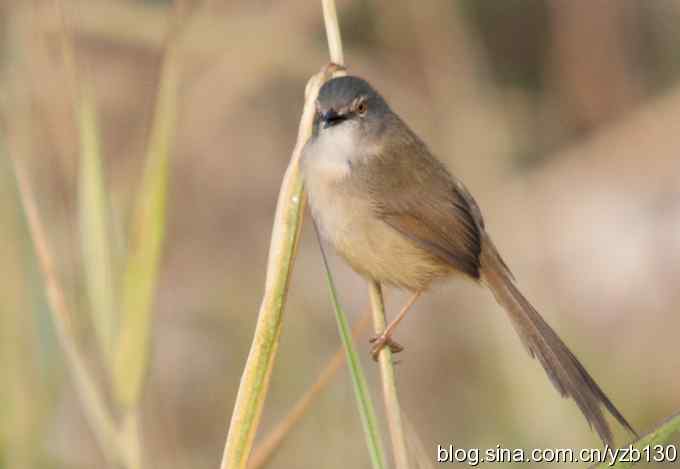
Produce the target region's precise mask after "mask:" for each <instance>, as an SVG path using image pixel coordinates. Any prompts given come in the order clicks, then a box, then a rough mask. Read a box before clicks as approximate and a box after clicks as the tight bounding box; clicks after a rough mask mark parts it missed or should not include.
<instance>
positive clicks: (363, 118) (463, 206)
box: [301, 76, 635, 445]
mask: <svg viewBox="0 0 680 469" xmlns="http://www.w3.org/2000/svg"><path fill="white" fill-rule="evenodd" d="M316 111H317V112H316V117H315V122H314V132H313V135H312V137H311V138H310V139H309V141H308V142H307V144H306V145H305V148H304V150H303V154H302V161H301V164H302V171H303V177H304V180H305V185H306V188H307V191H308V193H309V202H310V207H311V211H312V216H313V218H314V220H315V222H316V224H317V226H318V227H319V229H320V232H321V234H322V236H323V237H324V238H325V239H326V240H327V241H328V242H329V243H330V244H331V245H333V246H334V247H335V249H336V250H337V251H338V253H339V254H340V255H341V256H342V257H343V258H344V259H345V260H346V261H347V262H348V263H349V264H350V266H351V267H352V268H353V269H354V270H355V271H356V272H358V273H359V274H361V275H362V276H364V277H366V278H368V279H372V280H376V281H379V282H381V283H387V284H390V285H393V286H396V287H398V288H401V289H406V290H409V291H411V292H413V296H412V298H411V300H410V301H409V302H408V304H407V305H406V306H405V307H404V308H403V309H402V310H401V312H400V313H399V314H398V315H397V317H396V318H395V319H394V321H392V322H391V323H390V324H389V325H388V326H387V328H386V329H385V331H384V332H383V334H381V335H380V336H379V337H376V338H374V339H372V342H374V346H373V349H372V354H373V356H374V358H375V357H377V354H378V353H379V352H380V350H381V348H382V347H384V346H385V345H388V346H390V347H392V348H393V349H394V350H395V351H399V350H401V347H400V346H399V345H398V344H396V342H393V341H392V339H391V334H392V332H393V331H394V328H395V327H396V325H397V324H398V323H399V322H400V321H401V320H402V319H403V317H404V315H405V314H406V312H407V311H408V310H409V308H410V307H411V306H412V305H413V303H414V302H415V300H416V299H417V298H418V296H420V294H422V293H423V292H424V291H426V290H427V289H428V287H430V285H431V284H432V283H433V282H434V281H437V280H441V279H445V278H448V277H450V276H451V275H452V274H462V275H463V276H465V277H468V278H470V279H473V280H475V281H477V282H480V283H482V284H484V285H486V286H487V287H488V288H489V289H490V290H491V292H492V293H493V295H494V297H495V298H496V300H497V301H498V303H499V304H500V305H501V306H502V307H503V308H504V309H505V311H506V312H507V313H508V316H509V317H510V320H511V322H512V325H513V327H514V328H515V330H516V331H517V333H518V334H519V336H520V339H521V340H522V342H523V343H524V345H525V346H526V348H527V349H528V351H529V353H530V354H531V356H532V357H535V358H538V360H539V362H540V363H541V365H542V366H543V368H544V369H545V371H546V373H547V374H548V377H549V378H550V381H551V382H552V383H553V385H554V386H555V387H556V388H557V390H558V391H559V392H560V394H561V395H562V396H565V397H571V398H573V399H574V401H576V404H577V405H578V407H579V408H580V409H581V412H583V415H584V416H585V417H586V419H587V420H588V422H589V423H590V425H591V426H594V427H595V430H596V431H597V433H598V434H599V436H600V438H601V439H602V440H603V441H604V442H605V443H608V444H610V445H612V443H613V438H612V432H611V429H610V428H609V425H608V424H607V421H606V419H605V417H604V415H603V411H602V406H604V407H605V408H606V409H607V410H608V411H609V412H610V413H611V414H612V415H613V416H614V417H615V418H616V420H618V421H619V422H620V423H621V424H622V425H623V426H625V427H626V428H627V429H628V430H630V431H631V432H632V433H634V434H635V431H634V430H633V428H632V427H631V426H630V425H629V424H628V422H627V421H626V419H625V418H624V417H623V415H621V413H620V412H619V411H618V410H617V409H616V407H614V404H612V402H611V401H610V400H609V398H608V397H607V396H606V395H605V394H604V392H603V391H602V390H601V389H600V387H599V386H598V385H597V383H595V381H594V380H593V378H591V376H590V375H589V374H588V372H587V371H586V370H585V368H584V367H583V365H581V363H580V362H579V361H578V360H577V359H576V357H575V356H574V354H573V353H572V352H571V351H570V350H569V349H568V348H567V346H566V345H565V344H564V342H562V340H560V338H559V337H558V336H557V334H556V333H555V331H553V330H552V329H551V328H550V326H549V325H548V324H547V323H546V322H545V321H544V320H543V318H542V317H541V316H540V314H539V313H538V312H537V311H536V309H534V307H533V306H532V305H531V304H530V303H529V301H527V299H526V298H525V297H524V296H523V295H522V293H521V292H520V291H519V289H518V288H517V286H516V285H515V282H514V277H513V275H512V273H511V272H510V269H509V268H508V266H507V265H506V264H505V262H504V261H503V259H502V258H501V256H500V254H499V253H498V251H497V250H496V247H495V246H494V244H493V242H492V241H491V238H490V237H489V235H488V234H487V232H486V229H485V227H484V220H483V219H482V214H481V212H480V210H479V207H478V206H477V203H476V202H475V200H474V199H473V198H472V196H471V195H470V193H469V192H468V190H467V189H466V188H465V186H463V184H462V183H461V182H460V181H459V180H458V179H456V178H455V177H453V176H452V175H451V174H450V173H449V172H448V171H447V169H446V168H445V167H444V165H443V164H442V163H441V162H439V161H438V160H437V159H436V158H435V157H434V156H433V155H432V153H431V152H430V150H429V149H428V147H427V146H426V145H425V143H423V141H422V140H420V139H419V138H418V137H417V136H416V135H415V134H414V133H413V132H412V131H411V129H410V128H409V127H408V126H407V125H406V124H405V123H404V122H403V121H402V120H401V119H400V118H399V116H397V115H396V114H395V113H394V112H393V111H392V110H391V109H390V107H389V106H388V105H387V103H386V102H385V100H384V99H383V98H382V96H380V94H378V92H377V91H375V90H374V89H373V88H372V87H371V86H370V85H369V84H368V83H367V82H366V81H364V80H362V79H360V78H357V77H352V76H345V77H340V78H334V79H332V80H330V81H328V82H326V83H325V84H324V85H323V87H322V88H321V90H320V91H319V96H318V98H317V101H316Z"/></svg>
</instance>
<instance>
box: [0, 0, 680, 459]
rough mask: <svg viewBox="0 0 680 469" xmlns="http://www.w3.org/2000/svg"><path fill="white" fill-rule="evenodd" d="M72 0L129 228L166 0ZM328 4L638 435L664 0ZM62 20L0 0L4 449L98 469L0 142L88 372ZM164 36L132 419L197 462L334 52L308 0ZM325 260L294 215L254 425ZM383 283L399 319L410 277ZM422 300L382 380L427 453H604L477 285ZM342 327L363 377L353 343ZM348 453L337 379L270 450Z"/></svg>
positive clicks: (677, 252)
mask: <svg viewBox="0 0 680 469" xmlns="http://www.w3.org/2000/svg"><path fill="white" fill-rule="evenodd" d="M188 3H191V4H193V2H188ZM64 4H65V10H66V14H67V18H68V20H69V21H68V24H69V27H70V28H71V30H72V33H73V39H74V47H75V51H76V56H77V58H78V63H79V65H80V66H81V67H82V70H83V74H84V76H86V77H87V79H88V83H89V85H90V86H91V91H92V97H93V100H94V102H96V109H97V115H98V127H99V132H98V134H99V147H100V151H101V156H102V161H101V165H102V168H105V172H104V174H103V180H104V184H105V188H106V189H105V196H106V197H107V199H109V200H110V204H111V219H110V224H111V225H112V226H111V232H112V234H111V241H110V242H112V243H114V245H115V242H116V240H117V239H119V238H123V236H122V235H121V233H127V232H128V228H129V226H128V225H129V224H130V223H132V219H131V218H129V214H130V213H131V212H132V207H134V206H135V203H136V196H137V194H138V188H139V183H140V174H142V172H143V170H144V167H145V155H146V154H147V150H148V140H147V139H148V135H149V132H150V129H151V128H152V126H153V123H152V122H153V113H154V111H153V109H154V103H155V100H156V97H157V96H158V91H159V90H158V77H159V75H160V70H161V67H162V63H163V50H164V44H165V43H166V42H165V41H166V32H167V29H168V18H169V16H170V10H169V9H170V8H171V5H170V2H166V1H147V2H142V1H134V0H119V1H113V0H111V1H106V0H96V1H92V0H90V1H87V0H65V1H64ZM338 7H339V14H340V19H341V27H342V31H343V39H344V41H345V45H346V51H345V54H346V60H347V62H348V64H349V65H350V71H351V72H352V73H357V74H360V75H362V76H364V77H366V78H367V79H369V80H370V81H371V82H372V83H374V84H375V85H376V87H377V88H378V89H380V90H382V91H383V93H384V94H385V96H386V97H387V99H388V100H389V102H390V103H391V104H392V105H393V107H394V108H395V109H396V110H397V111H398V112H399V113H400V114H401V115H402V116H403V117H404V118H405V120H406V121H407V122H409V123H410V124H411V125H412V126H413V127H414V129H415V130H417V131H418V133H420V134H421V135H422V136H423V137H424V138H425V140H426V141H428V143H429V144H430V145H431V146H432V147H433V150H434V151H435V153H436V154H437V155H439V156H440V157H441V158H442V160H444V161H445V163H446V164H447V165H448V166H449V167H450V168H451V169H452V170H453V171H454V172H455V173H456V174H458V175H459V176H460V177H461V178H462V179H463V180H464V181H465V182H466V185H467V186H468V187H469V188H470V189H471V190H472V192H473V193H474V194H475V195H476V197H477V199H478V201H479V203H480V206H481V207H482V209H483V211H484V213H485V216H486V223H487V226H489V230H490V231H491V233H492V234H493V236H494V239H495V240H496V243H497V244H498V245H499V248H500V249H501V250H502V251H503V253H504V257H505V258H506V260H507V261H508V263H509V264H510V265H511V266H512V268H513V271H514V272H515V274H516V276H517V277H518V279H519V281H520V284H521V286H522V288H523V289H524V290H525V291H526V293H527V295H528V296H529V297H530V298H531V299H532V300H533V302H534V303H535V304H536V306H537V307H539V309H540V310H541V311H542V312H543V314H544V315H545V317H546V319H547V320H548V321H549V322H550V323H551V324H552V325H553V326H554V327H555V328H556V329H557V330H558V331H559V332H560V334H561V335H562V336H563V337H564V339H565V341H566V342H567V343H568V344H569V345H570V347H571V348H572V349H573V350H574V351H575V353H576V354H577V355H578V356H579V358H580V359H581V360H582V361H583V362H584V364H586V366H587V367H588V369H589V370H590V371H591V373H592V374H593V375H594V376H595V377H596V378H597V380H598V381H599V382H600V384H601V385H602V387H603V388H604V389H605V390H606V391H607V393H608V394H609V395H610V397H611V398H612V400H613V401H614V402H615V403H616V404H617V406H618V407H619V408H620V409H621V410H622V411H623V413H624V414H625V415H626V417H627V418H628V419H629V420H630V421H631V422H632V423H633V425H634V426H635V427H636V429H638V430H639V431H641V432H645V431H646V430H648V429H650V428H652V427H654V426H655V424H656V423H657V422H659V421H661V420H662V419H663V418H664V417H666V416H668V415H671V414H673V413H675V412H676V411H677V409H678V408H680V375H679V374H678V372H677V370H678V369H680V353H678V352H679V350H678V344H677V342H678V341H677V330H678V328H680V316H678V315H677V309H678V305H680V293H678V289H677V279H678V278H679V276H680V267H678V266H680V191H679V190H678V188H679V187H680V176H678V175H680V158H678V154H677V149H678V148H680V133H678V132H677V121H678V119H680V86H679V81H678V80H679V78H680V32H678V31H679V30H678V28H677V24H678V22H679V21H680V3H679V2H677V1H656V2H640V1H636V0H606V1H602V2H585V1H569V0H552V1H542V0H511V1H504V2H493V1H486V2H481V1H474V0H457V1H456V2H449V1H445V0H439V1H432V2H420V3H416V2H408V1H406V0H399V1H389V2H388V1H386V0H381V1H376V2H370V1H352V0H345V1H340V2H339V4H338ZM60 28H61V24H60V22H59V21H58V18H57V17H55V15H54V12H53V2H51V1H47V0H36V1H31V2H12V1H8V0H6V1H0V226H1V228H2V229H0V259H2V263H0V275H1V276H2V278H3V283H2V284H1V285H0V362H1V363H3V369H4V370H5V374H4V376H5V379H4V380H3V381H2V382H1V384H0V402H2V404H0V467H12V468H14V467H41V468H43V467H51V468H55V469H56V468H62V467H69V468H70V467H94V466H101V465H102V463H103V456H102V454H101V452H100V451H99V450H98V449H97V445H96V441H95V440H94V438H93V437H92V434H91V432H90V430H89V429H88V427H87V425H86V422H85V420H84V418H83V414H82V410H81V406H80V403H79V399H78V397H77V394H76V393H75V390H74V388H73V384H72V380H71V379H66V377H67V375H66V373H65V371H64V367H65V362H64V360H63V356H62V351H61V349H60V348H59V347H57V346H56V344H55V343H54V334H53V331H52V324H51V323H50V321H49V320H48V319H49V315H48V314H47V311H48V309H47V306H46V300H45V291H44V287H43V284H42V280H41V277H40V275H39V274H38V268H37V263H36V259H35V256H34V254H33V249H32V247H31V244H30V241H29V240H28V239H27V236H28V234H27V231H26V227H25V219H24V217H23V215H22V213H21V208H20V205H19V200H18V198H17V194H16V186H15V182H14V181H13V176H12V171H11V169H10V168H11V164H9V163H8V161H9V159H8V156H7V155H8V153H9V152H10V151H11V153H12V154H13V155H16V156H17V157H18V158H19V159H20V160H21V161H22V163H23V164H24V165H25V167H26V168H27V170H28V174H29V178H30V180H31V182H32V186H33V187H34V190H35V193H36V194H35V195H36V199H37V204H38V208H39V210H40V213H41V214H42V216H43V219H44V224H45V225H46V230H47V236H48V237H49V242H50V245H51V246H52V247H53V250H54V256H55V258H56V263H57V269H56V270H57V274H58V276H59V278H60V279H61V281H62V284H63V286H64V289H65V294H66V296H67V299H68V303H69V306H71V307H72V308H73V315H74V316H75V322H76V324H75V330H76V332H77V339H78V342H79V344H80V345H81V349H82V350H83V351H84V352H85V354H86V362H87V364H88V366H89V367H90V368H91V369H92V370H93V371H94V374H95V377H96V381H97V382H98V383H99V384H101V385H102V388H107V387H108V385H109V384H110V382H109V377H108V376H107V372H106V366H104V364H103V362H102V361H101V360H100V358H101V357H100V354H99V342H98V340H99V339H97V332H96V330H95V327H94V324H93V322H92V321H91V316H90V313H91V311H90V308H89V304H90V303H89V301H88V300H87V298H89V295H88V289H89V290H90V292H91V290H92V288H96V287H94V286H93V285H91V284H90V285H89V286H88V279H87V278H86V277H85V276H84V274H83V273H84V271H85V269H84V267H85V266H86V265H87V264H88V262H92V259H91V258H89V259H88V258H85V257H89V256H83V253H82V252H81V250H80V249H79V247H78V243H79V231H78V230H79V228H78V227H79V223H80V222H79V215H78V199H77V197H78V196H77V194H78V180H79V179H78V178H79V176H81V175H82V173H81V171H82V170H81V169H80V168H79V158H80V156H81V150H80V145H81V144H80V140H79V133H78V131H77V122H78V121H77V118H76V116H75V115H74V108H73V106H72V104H73V103H72V101H71V96H70V94H69V91H68V90H70V86H71V85H70V78H69V73H68V72H67V70H66V67H65V63H64V62H63V59H62V56H61V54H60V50H59V35H60ZM177 54H178V56H180V57H181V60H182V63H183V68H182V70H183V74H182V77H181V79H178V82H177V93H178V103H177V119H178V120H177V128H176V132H175V135H174V137H175V138H174V143H173V144H172V145H171V147H170V148H168V151H170V152H172V154H173V155H174V156H173V159H172V161H171V162H170V163H169V167H168V171H169V172H172V174H173V178H172V183H171V184H170V185H169V186H168V191H169V192H168V196H167V197H168V198H167V206H168V219H167V224H168V225H167V232H166V239H165V242H166V247H165V249H164V250H163V256H164V258H163V261H162V263H160V264H159V268H158V271H157V273H158V279H157V282H156V290H157V294H156V301H155V303H154V306H153V316H149V317H153V321H149V325H150V333H151V336H152V343H151V344H150V345H149V346H150V347H151V350H150V363H149V369H148V371H146V372H145V376H146V378H147V384H146V385H145V386H144V388H143V391H142V394H141V401H140V409H141V414H140V419H141V425H140V430H141V439H142V444H143V447H144V454H145V462H146V463H147V465H149V466H154V467H155V466H159V467H168V468H174V467H178V468H179V467H187V466H189V467H216V466H217V464H218V461H219V455H220V454H221V450H222V445H223V443H224V436H225V435H224V432H225V428H226V424H227V422H228V421H229V415H230V412H231V409H232V405H233V400H234V398H235V390H236V389H237V385H238V381H239V378H240V374H241V372H242V369H243V363H244V361H245V356H246V354H247V350H248V346H249V344H250V340H251V338H252V332H253V327H254V321H255V315H256V309H257V305H258V304H259V302H260V299H261V294H262V290H263V279H264V269H265V265H266V258H267V246H268V245H269V236H270V231H271V225H272V216H273V212H274V207H275V204H276V197H277V194H278V188H279V185H280V182H281V178H282V174H283V171H284V169H285V167H286V164H287V158H288V157H289V155H290V150H291V149H292V147H293V144H294V141H295V136H296V134H295V129H296V126H297V122H298V120H299V117H300V109H301V103H302V86H303V85H304V83H305V82H306V80H307V78H308V77H309V75H310V74H311V73H313V72H315V71H316V70H318V69H319V67H320V65H322V64H323V63H324V62H325V61H326V57H327V48H326V44H325V35H324V31H323V22H322V19H321V13H320V7H319V5H317V4H315V3H313V2H311V3H310V2H308V1H306V0H289V1H283V2H269V1H260V2H214V1H213V2H208V5H207V7H206V11H205V12H204V13H203V14H201V15H200V17H197V18H196V25H195V27H192V28H191V29H190V30H189V31H188V32H187V34H186V37H185V40H184V41H183V42H182V45H181V47H179V48H178V51H177ZM93 197H94V196H93ZM87 202H96V200H93V199H90V198H89V197H88V200H87ZM124 251H125V250H124V249H115V248H114V249H113V250H112V254H111V256H112V261H111V262H112V264H113V266H114V270H116V269H118V268H120V267H122V266H124V265H125V259H123V258H122V257H123V256H124V254H125V252H124ZM97 264H98V263H97ZM93 265H94V264H93ZM92 268H93V266H91V268H90V270H91V269H92ZM331 268H332V270H333V274H334V277H335V282H336V286H337V288H338V293H339V296H340V298H341V301H342V304H343V305H344V306H345V309H346V310H347V311H348V312H352V311H353V312H356V313H359V312H361V311H363V310H365V308H366V305H367V303H368V298H367V291H366V288H365V285H364V282H363V281H361V280H360V279H358V278H357V277H356V275H355V274H353V273H352V272H350V271H349V269H348V268H347V267H345V266H344V264H343V263H342V262H340V261H338V260H337V259H334V258H331ZM321 269H322V266H321V260H320V258H319V254H318V247H317V245H316V241H315V240H314V237H313V233H312V230H310V229H309V227H306V228H305V229H304V230H303V236H302V242H301V245H300V255H299V258H298V259H297V262H296V269H295V272H294V278H293V281H292V284H291V291H290V299H289V301H290V307H289V310H288V313H289V314H288V315H287V320H286V323H285V324H284V327H283V335H282V339H281V340H282V343H281V346H280V358H279V361H278V363H277V366H276V368H275V369H274V373H273V376H272V390H271V392H270V398H269V399H268V401H267V403H266V405H265V409H264V417H263V425H262V430H263V433H264V431H266V429H267V428H271V427H272V426H273V425H274V423H275V422H277V421H278V420H279V419H280V418H281V417H282V416H283V415H285V412H286V411H287V409H288V408H289V406H290V405H291V404H292V403H293V402H294V400H295V399H296V397H297V396H299V395H300V394H302V393H303V392H304V390H305V389H306V388H307V386H309V385H310V384H311V383H312V382H313V381H314V379H315V376H316V373H317V372H318V370H320V369H321V368H322V367H323V365H324V363H325V361H326V360H327V359H328V358H329V357H330V356H331V355H332V354H333V352H334V351H335V349H336V348H337V346H338V345H339V342H338V338H337V332H336V331H335V325H334V324H333V318H332V311H331V308H330V307H329V306H328V300H327V293H326V289H325V285H324V279H323V275H322V270H321ZM131 283H134V282H131ZM130 288H132V287H130ZM90 295H91V293H90ZM386 296H387V308H388V312H391V314H394V312H395V308H398V307H399V305H400V304H401V303H402V302H403V299H402V295H400V294H398V293H394V292H392V291H388V292H387V295H386ZM107 301H108V300H102V303H106V302H107ZM417 309H418V310H419V313H418V314H416V315H414V316H413V317H410V318H409V319H407V320H406V322H405V324H403V325H402V326H401V327H400V330H399V331H398V336H399V337H398V340H399V342H401V343H404V344H405V345H406V351H405V352H404V353H403V354H402V355H401V356H400V359H401V364H400V365H399V367H398V368H397V373H398V376H397V378H398V380H399V386H400V392H401V394H400V399H401V403H402V405H403V407H404V408H405V411H406V413H407V414H408V415H409V416H410V417H411V419H412V421H413V422H412V423H413V426H414V428H415V430H416V431H417V432H418V436H419V437H420V439H421V440H422V441H423V442H424V444H425V448H426V450H428V451H431V452H432V454H434V449H433V448H434V447H435V445H436V443H442V444H449V443H454V444H456V445H457V446H458V447H483V448H484V447H494V446H495V445H496V444H499V443H501V444H502V445H503V446H504V447H574V448H576V447H595V446H597V445H599V442H598V440H597V438H596V436H595V435H593V434H592V433H591V432H589V430H588V427H587V425H586V424H585V423H584V422H583V421H582V419H581V416H580V415H579V414H578V411H577V409H576V408H575V407H574V406H573V405H572V404H571V403H570V402H567V401H564V400H561V399H559V397H558V396H556V395H555V393H554V391H553V389H552V388H551V387H550V385H549V384H548V382H547V380H546V379H545V377H544V376H543V374H542V372H541V370H540V369H538V367H537V366H536V364H535V363H533V362H532V361H531V360H529V359H528V357H526V356H525V354H524V351H523V350H522V348H521V347H520V345H519V342H518V341H517V339H516V337H515V336H514V335H513V331H512V329H511V327H509V324H508V323H507V321H505V320H504V319H501V314H502V313H501V312H500V311H498V308H497V307H496V305H495V304H494V302H493V300H492V299H490V298H489V297H488V296H487V295H486V294H484V293H483V292H482V291H481V290H479V289H475V288H474V287H472V286H471V285H469V284H464V283H456V282H453V283H452V284H450V285H445V286H442V287H441V288H437V289H434V290H433V292H432V293H430V294H429V295H428V297H427V298H426V299H424V300H423V302H422V303H419V304H418V306H417ZM149 312H150V311H149ZM388 314H389V313H388ZM350 316H352V315H351V314H350ZM366 342H367V341H366ZM358 343H359V344H360V345H361V347H359V350H358V352H359V355H360V356H361V358H362V360H364V366H365V368H366V370H367V375H368V376H367V378H368V381H369V385H370V386H373V387H374V388H376V389H377V386H379V381H378V373H377V368H375V367H373V366H372V362H370V359H369V358H368V345H367V343H364V344H362V342H361V341H359V342H358ZM106 397H107V399H109V398H110V397H111V396H108V395H107V396H106ZM377 407H380V406H377ZM382 417H383V416H381V415H379V418H382ZM619 436H620V437H623V433H621V434H619ZM258 437H261V435H258ZM674 441H677V438H676V439H675V440H674ZM256 446H257V441H256ZM363 448H364V442H363V437H362V434H361V426H360V424H359V422H358V419H357V417H356V410H355V409H354V403H353V396H352V389H351V384H350V380H349V378H348V376H347V375H346V374H345V373H340V374H339V376H338V379H337V380H336V381H335V382H334V384H333V385H332V386H331V388H330V389H329V390H328V391H327V392H326V393H325V394H324V395H322V396H320V398H319V401H318V402H317V403H316V404H315V405H314V406H312V409H310V412H309V415H308V416H307V418H306V419H304V420H303V422H302V423H301V424H300V426H299V428H296V429H295V430H294V431H293V432H292V433H291V435H290V436H289V439H288V440H287V441H286V443H285V444H284V446H283V447H282V448H281V450H280V452H279V453H278V454H277V455H276V456H275V458H274V459H273V461H272V463H271V466H272V467H279V466H281V467H307V466H312V465H314V466H318V467H328V468H334V467H368V461H367V456H366V453H365V451H364V449H363ZM152 463H153V464H152Z"/></svg>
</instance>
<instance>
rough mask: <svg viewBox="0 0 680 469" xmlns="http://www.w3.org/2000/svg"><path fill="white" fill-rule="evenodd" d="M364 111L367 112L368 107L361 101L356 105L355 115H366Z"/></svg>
mask: <svg viewBox="0 0 680 469" xmlns="http://www.w3.org/2000/svg"><path fill="white" fill-rule="evenodd" d="M366 111H368V105H367V104H366V101H361V102H360V103H359V104H357V113H358V114H359V115H360V116H363V115H364V114H366Z"/></svg>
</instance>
